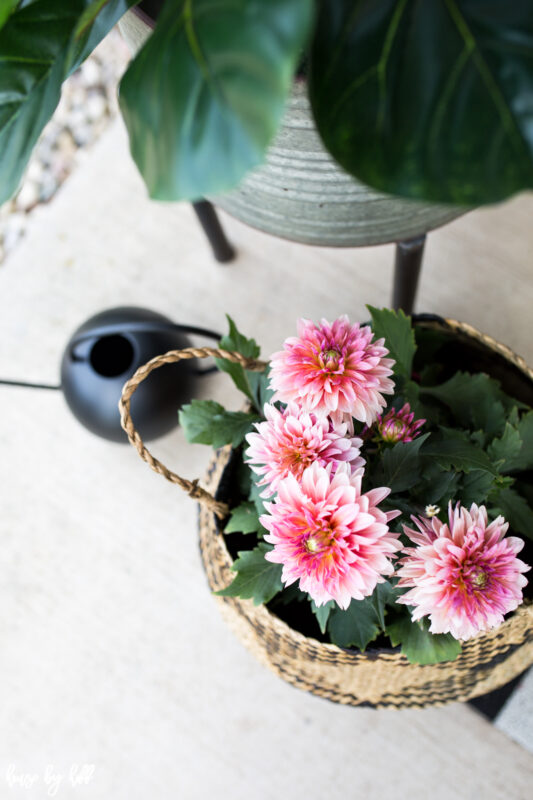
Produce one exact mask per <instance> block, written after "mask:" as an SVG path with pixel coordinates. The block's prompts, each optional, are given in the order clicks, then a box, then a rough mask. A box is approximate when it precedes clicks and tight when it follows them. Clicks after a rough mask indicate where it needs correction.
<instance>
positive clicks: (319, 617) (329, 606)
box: [309, 598, 335, 633]
mask: <svg viewBox="0 0 533 800" xmlns="http://www.w3.org/2000/svg"><path fill="white" fill-rule="evenodd" d="M309 599H310V600H311V598H309ZM334 608H335V601H334V600H330V601H329V602H328V603H324V605H323V606H317V605H316V604H315V601H314V600H311V611H312V612H313V614H314V615H315V617H316V621H317V622H318V626H319V628H320V630H321V631H322V633H325V632H326V628H327V624H328V619H329V615H330V614H331V612H332V610H333V609H334Z"/></svg>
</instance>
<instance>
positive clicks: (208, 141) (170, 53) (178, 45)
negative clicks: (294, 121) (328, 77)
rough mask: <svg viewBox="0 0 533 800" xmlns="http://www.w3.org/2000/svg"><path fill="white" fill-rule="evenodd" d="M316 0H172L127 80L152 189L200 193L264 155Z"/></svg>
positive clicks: (133, 129)
mask: <svg viewBox="0 0 533 800" xmlns="http://www.w3.org/2000/svg"><path fill="white" fill-rule="evenodd" d="M313 6H314V4H313V2H312V0H166V3H165V6H164V8H163V11H162V12H161V15H160V16H159V18H158V22H157V25H156V28H155V31H154V33H153V34H152V36H151V37H150V38H149V39H148V41H147V42H146V43H145V45H144V47H143V48H142V49H141V51H140V52H139V53H138V55H137V56H136V58H135V59H134V61H133V62H132V64H130V67H129V68H128V70H127V72H126V74H125V75H124V78H123V79H122V83H121V87H120V106H121V110H122V113H123V116H124V119H125V121H126V125H127V128H128V131H129V136H130V147H131V152H132V156H133V158H134V160H135V162H136V164H137V166H138V168H139V170H140V172H141V174H142V176H143V178H144V180H145V182H146V185H147V187H148V191H149V193H150V196H151V197H153V198H155V199H158V200H196V199H198V198H199V197H201V196H202V195H204V194H216V193H219V192H223V191H225V190H227V189H230V188H232V187H234V186H236V185H237V183H238V182H239V181H240V180H241V178H242V177H243V176H244V174H245V173H246V172H247V171H248V170H250V169H251V168H252V167H255V166H256V165H258V164H260V163H261V161H262V160H263V158H264V154H265V150H266V148H267V145H268V144H269V143H270V141H271V139H272V137H273V136H274V134H275V132H276V130H277V127H278V124H279V122H280V120H281V116H282V112H283V107H284V103H285V99H286V97H287V94H288V91H289V89H290V86H291V81H292V78H293V74H294V71H295V68H296V65H297V62H298V58H299V57H300V53H301V49H302V47H303V45H304V44H305V41H306V38H307V34H308V31H309V29H310V23H311V20H312V12H313Z"/></svg>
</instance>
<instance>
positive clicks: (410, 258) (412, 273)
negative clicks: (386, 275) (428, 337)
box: [392, 234, 426, 314]
mask: <svg viewBox="0 0 533 800" xmlns="http://www.w3.org/2000/svg"><path fill="white" fill-rule="evenodd" d="M425 243H426V235H425V234H424V235H423V236H417V237H416V239H407V241H405V242H398V244H397V245H396V257H395V259H394V287H393V292H392V307H393V308H394V309H395V310H398V309H399V308H401V309H402V311H405V313H406V314H412V312H413V307H414V304H415V298H416V290H417V287H418V277H419V275H420V268H421V266H422V257H423V255H424V245H425Z"/></svg>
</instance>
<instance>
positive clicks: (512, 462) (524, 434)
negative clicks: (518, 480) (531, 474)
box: [503, 411, 533, 472]
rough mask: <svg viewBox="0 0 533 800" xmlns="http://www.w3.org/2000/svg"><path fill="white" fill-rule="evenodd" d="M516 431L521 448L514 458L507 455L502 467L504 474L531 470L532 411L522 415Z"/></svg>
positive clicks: (532, 466) (532, 448)
mask: <svg viewBox="0 0 533 800" xmlns="http://www.w3.org/2000/svg"><path fill="white" fill-rule="evenodd" d="M516 429H517V432H518V435H519V436H520V439H521V440H522V447H521V448H520V451H519V452H518V453H517V454H515V455H514V456H513V455H511V454H510V453H508V457H507V459H506V462H505V464H504V466H503V471H504V472H516V471H518V470H525V469H533V411H529V412H528V413H527V414H524V416H523V417H522V419H521V420H520V421H519V422H518V423H517V425H516Z"/></svg>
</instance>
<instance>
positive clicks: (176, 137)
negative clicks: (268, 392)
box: [0, 0, 533, 244]
mask: <svg viewBox="0 0 533 800" xmlns="http://www.w3.org/2000/svg"><path fill="white" fill-rule="evenodd" d="M135 5H136V2H135V0H71V2H69V3H64V2H63V0H4V2H3V4H2V6H1V9H0V57H1V59H2V65H3V66H2V71H1V73H0V98H1V99H0V103H1V105H0V109H1V113H0V149H1V152H2V156H1V158H0V186H1V193H0V201H2V200H5V199H6V198H8V197H9V196H10V195H11V194H12V193H13V192H14V191H15V190H16V187H17V185H18V183H19V181H20V178H21V175H22V172H23V169H24V165H25V164H26V162H27V159H28V157H29V154H30V152H31V149H32V147H33V145H34V144H35V141H36V139H37V137H38V135H39V132H40V130H41V129H42V127H43V126H44V124H45V122H46V121H47V119H48V118H49V117H50V115H51V113H52V112H53V110H54V108H55V105H56V104H57V102H58V99H59V92H60V87H61V83H62V81H63V80H64V79H65V77H66V76H67V75H68V74H69V73H70V72H71V71H72V70H73V69H75V67H76V66H77V65H78V64H79V63H81V61H82V60H83V58H84V57H85V56H86V55H87V54H88V53H89V52H90V51H91V50H92V49H93V48H94V46H95V45H96V44H97V43H98V41H99V40H100V39H101V38H102V37H103V36H104V35H105V34H106V33H107V31H108V30H109V29H110V27H111V26H112V25H114V24H115V23H116V22H117V21H118V20H119V19H120V18H121V17H122V16H123V15H124V13H125V12H126V11H127V10H128V9H129V8H131V7H132V6H135ZM155 6H156V10H157V9H159V10H160V13H159V14H158V18H157V24H156V26H155V29H154V31H153V34H152V35H151V36H150V37H149V38H148V40H147V41H146V42H145V43H144V44H143V46H142V48H141V49H140V50H139V52H138V54H137V55H136V57H135V58H134V59H133V61H132V63H131V65H130V66H129V68H128V70H127V72H126V74H125V76H124V78H123V80H122V84H121V89H120V103H121V108H122V112H123V114H124V118H125V121H126V125H127V127H128V132H129V136H130V146H131V152H132V155H133V158H134V160H135V162H136V163H137V166H138V167H139V169H140V171H141V174H142V175H143V178H144V180H145V182H146V185H147V188H148V191H149V193H150V196H151V197H153V198H155V199H160V200H183V199H185V200H197V199H198V198H200V197H204V196H210V197H212V196H216V197H217V198H222V199H219V201H218V202H220V203H221V204H223V205H225V207H227V208H228V209H229V210H230V211H232V213H235V214H236V215H237V216H241V217H242V218H245V219H246V218H247V217H248V221H250V222H254V221H255V223H256V224H258V225H259V226H260V227H263V228H264V229H269V230H272V229H273V226H274V227H277V229H278V231H279V232H280V234H281V235H285V236H288V237H292V238H299V239H300V240H302V241H313V242H317V243H329V244H335V243H337V244H357V243H358V244H361V243H370V242H372V241H374V242H377V241H384V240H386V239H394V238H397V239H398V238H402V237H406V236H409V235H413V234H414V233H420V232H423V231H425V230H428V229H429V228H431V227H434V226H435V225H436V224H441V223H442V222H444V221H446V220H447V219H450V218H451V217H453V215H454V214H457V213H459V211H458V209H457V207H458V206H459V207H460V208H464V207H466V206H472V205H479V204H483V203H491V202H496V201H499V200H502V199H504V198H506V197H508V196H510V195H512V194H513V193H515V192H517V191H520V190H522V189H525V188H531V186H533V161H532V149H533V134H532V130H533V125H532V124H531V117H532V114H533V111H532V108H531V103H530V97H531V95H532V88H533V67H532V64H533V59H532V57H531V56H532V51H533V47H532V45H531V41H532V38H533V37H532V34H533V11H532V10H531V6H530V4H528V3H518V4H517V3H513V4H509V3H507V2H505V0H496V2H492V3H490V4H480V3H479V2H477V0H438V2H434V3H425V2H421V0H384V2H381V3H379V4H376V3H375V2H373V0H364V1H363V2H357V3H355V2H354V1H353V0H338V1H337V2H336V3H334V4H332V3H330V2H327V0H317V1H316V2H315V0H269V2H268V3H266V2H264V1H263V0H231V2H229V0H217V2H212V0H165V2H164V3H156V4H155ZM142 7H144V8H145V9H147V10H148V11H150V10H151V9H153V7H154V3H146V4H142ZM153 13H154V12H153ZM296 72H298V74H299V76H300V78H299V79H298V80H297V81H296V83H295V82H294V76H295V74H296ZM291 89H292V90H293V94H292V99H291V101H290V104H289V110H291V109H292V112H294V113H293V118H292V119H293V121H292V122H289V123H287V124H286V125H285V128H283V129H282V132H281V134H280V135H281V139H278V140H277V145H276V147H275V148H274V151H273V152H272V153H271V156H270V162H269V166H270V169H269V171H268V174H267V175H265V174H264V173H260V176H259V178H258V179H257V180H255V181H254V180H253V179H252V178H250V179H249V181H251V182H247V183H245V184H244V185H242V188H241V190H240V193H239V192H237V194H231V193H230V194H229V195H228V194H227V193H228V192H230V190H232V189H234V188H235V187H236V186H237V185H239V184H240V183H241V181H242V180H243V178H244V177H245V176H246V175H247V174H248V173H249V172H250V171H251V170H253V169H254V168H255V167H257V166H259V165H260V164H261V163H262V162H263V161H264V159H265V156H266V153H267V150H268V147H269V145H271V143H272V141H273V139H274V137H275V134H276V132H277V131H278V129H279V126H280V124H281V121H282V118H283V111H284V108H285V106H286V102H287V98H288V97H289V95H290V93H291ZM310 113H312V117H313V119H314V122H315V124H316V132H315V130H314V127H313V126H312V125H311V122H310V120H311V117H310ZM298 127H300V128H304V129H305V130H306V131H309V129H312V134H311V135H309V133H307V134H305V135H304V133H303V132H302V135H304V138H303V140H299V139H298V136H297V129H298ZM298 141H300V145H298ZM326 152H327V153H328V154H329V155H327V156H326V155H325V154H326ZM313 164H314V170H313ZM337 164H338V165H339V166H340V168H342V169H339V168H337V166H335V165H337ZM333 167H335V170H336V171H334V169H333ZM349 176H352V178H353V179H355V180H357V181H358V182H359V183H357V184H356V183H353V182H351V181H350V177H349ZM268 180H270V184H269V183H268ZM366 186H368V187H371V190H370V192H369V193H368V191H367V190H366V189H365V188H364V187H366ZM361 187H362V188H361ZM262 192H263V196H262V197H261V193H262ZM383 193H385V194H386V195H389V194H393V195H396V196H397V197H402V198H409V199H410V200H413V201H424V202H423V204H422V205H419V204H416V203H415V204H414V205H413V204H412V203H410V202H405V201H402V202H401V203H400V205H397V204H396V205H394V202H393V201H391V200H389V199H388V198H386V197H384V196H383ZM347 198H348V201H349V202H348V205H346V204H345V201H346V199H347ZM254 201H256V204H257V207H256V208H255V207H254ZM296 201H298V202H300V203H301V205H300V206H294V205H291V203H292V202H296ZM386 201H388V202H389V203H392V205H389V206H387V203H386ZM396 202H397V201H396ZM428 203H430V204H429V205H428ZM433 203H444V204H449V205H451V206H453V207H455V210H454V209H453V208H452V209H450V208H444V209H443V208H442V207H439V206H433V205H431V204H433ZM343 204H344V205H343ZM298 208H300V211H298ZM250 209H251V211H250ZM269 209H270V217H269V213H268V212H269ZM350 209H351V210H350ZM356 209H357V210H356ZM376 209H377V211H378V213H374V211H375V210H376ZM337 212H338V214H337ZM250 215H251V216H250ZM350 215H351V216H352V217H354V218H357V219H356V223H354V225H352V230H350V229H349V221H350V220H349V217H350ZM272 218H275V219H274V221H273V220H272ZM399 218H400V222H398V219H399ZM269 219H270V221H269ZM287 219H292V228H291V227H290V226H288V223H287ZM376 219H377V220H379V219H381V220H382V224H381V225H379V224H378V223H377V222H376ZM306 220H307V224H306ZM284 221H285V225H283V222H284ZM383 221H384V222H383Z"/></svg>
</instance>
